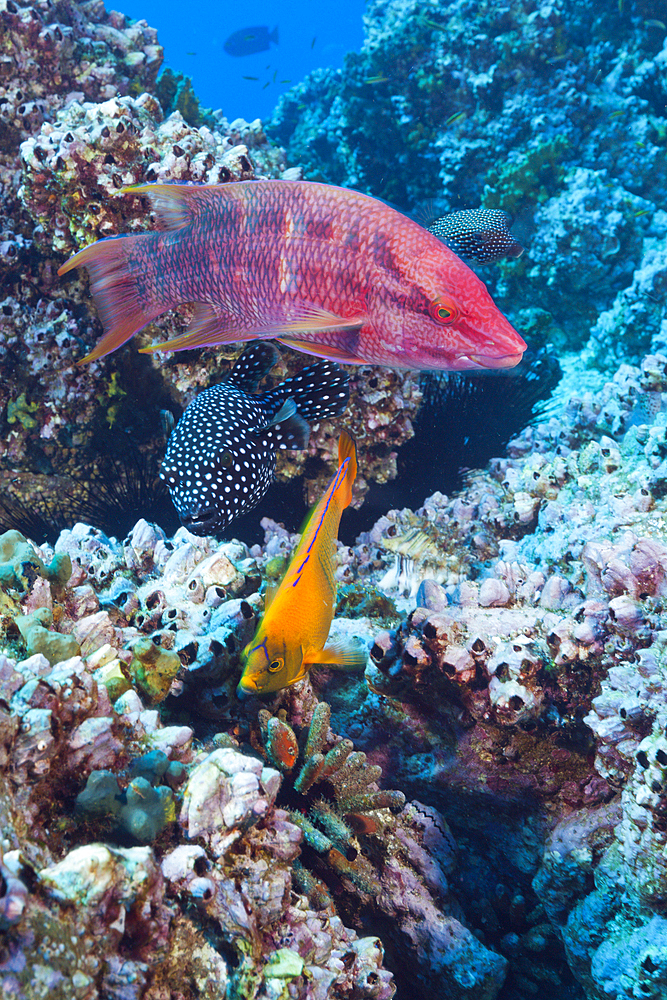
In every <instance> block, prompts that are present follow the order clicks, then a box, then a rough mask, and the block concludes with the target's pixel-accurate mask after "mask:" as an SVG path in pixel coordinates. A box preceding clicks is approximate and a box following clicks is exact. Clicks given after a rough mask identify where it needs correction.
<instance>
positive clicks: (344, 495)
mask: <svg viewBox="0 0 667 1000" xmlns="http://www.w3.org/2000/svg"><path fill="white" fill-rule="evenodd" d="M346 463H347V465H346ZM338 474H339V476H340V483H339V486H338V489H339V490H340V493H339V497H340V504H341V508H345V507H349V505H350V503H351V501H352V484H353V483H354V480H355V479H356V478H357V446H356V444H355V443H354V438H353V437H352V435H351V434H350V433H349V432H348V431H343V433H342V434H341V436H340V437H339V438H338Z"/></svg>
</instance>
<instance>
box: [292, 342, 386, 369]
mask: <svg viewBox="0 0 667 1000" xmlns="http://www.w3.org/2000/svg"><path fill="white" fill-rule="evenodd" d="M277 340H278V342H279V343H281V344H284V345H285V347H292V348H294V350H295V351H302V352H303V353H304V354H313V355H314V356H315V357H316V358H326V360H327V361H340V362H341V363H342V364H344V365H365V364H366V363H367V362H366V361H364V359H363V358H360V357H358V355H356V354H353V353H352V351H346V350H345V348H343V347H333V346H332V345H331V344H316V343H314V342H312V341H310V340H297V339H296V338H295V337H278V338H277Z"/></svg>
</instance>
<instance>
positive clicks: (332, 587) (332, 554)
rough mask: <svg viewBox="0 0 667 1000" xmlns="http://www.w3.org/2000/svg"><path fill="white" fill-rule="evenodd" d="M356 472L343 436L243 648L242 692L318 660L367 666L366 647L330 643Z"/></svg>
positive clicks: (273, 686) (276, 682) (271, 687)
mask: <svg viewBox="0 0 667 1000" xmlns="http://www.w3.org/2000/svg"><path fill="white" fill-rule="evenodd" d="M356 474H357V456H356V448H355V444H354V441H353V440H352V438H351V437H350V435H349V434H348V433H347V432H346V431H344V432H343V433H342V434H341V436H340V439H339V441H338V470H337V472H336V475H335V476H334V477H333V479H332V480H331V482H330V484H329V487H328V489H327V491H326V493H325V494H324V496H323V497H322V499H321V500H320V502H319V503H318V504H317V506H316V507H315V509H314V510H313V512H312V514H311V515H310V517H309V518H308V521H307V523H306V527H305V528H304V531H303V534H302V535H301V540H300V542H299V544H298V546H297V549H296V551H295V553H294V555H293V556H292V560H291V562H290V564H289V566H288V568H287V572H286V573H285V576H284V578H283V580H282V582H281V584H280V586H279V588H278V590H277V592H276V594H275V596H274V597H273V599H272V601H271V602H270V603H269V604H268V606H267V608H266V610H265V612H264V617H263V618H262V621H261V624H260V626H259V628H258V629H257V633H256V635H255V637H254V639H253V640H252V642H250V643H249V644H248V645H247V646H246V648H245V650H244V651H243V655H244V659H245V665H244V668H243V674H242V676H241V680H240V681H239V686H238V691H239V694H240V695H241V696H243V695H244V694H251V693H252V694H265V693H267V692H270V691H279V690H281V689H282V688H286V687H290V686H291V685H292V684H296V682H297V681H300V680H301V679H302V678H303V677H305V675H306V673H307V672H308V669H309V667H310V666H311V665H312V664H314V663H330V664H339V665H343V666H347V667H355V666H358V667H360V666H363V664H364V663H365V660H366V655H365V651H362V650H361V649H354V648H352V649H350V650H345V649H343V648H341V647H339V646H334V645H333V644H332V645H330V646H326V642H327V638H328V636H329V630H330V628H331V622H332V621H333V616H334V607H335V604H336V576H335V573H336V541H337V538H338V526H339V524H340V517H341V514H342V512H343V510H344V509H345V508H346V507H347V506H348V505H349V503H350V501H351V499H352V484H353V482H354V479H355V476H356Z"/></svg>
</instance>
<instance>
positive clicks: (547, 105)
mask: <svg viewBox="0 0 667 1000" xmlns="http://www.w3.org/2000/svg"><path fill="white" fill-rule="evenodd" d="M646 6H647V7H648V10H647V12H646V13H641V12H640V11H639V10H637V9H636V8H635V6H634V5H631V4H622V5H621V7H617V8H616V9H614V10H613V11H612V10H611V9H607V8H603V7H600V5H599V4H598V3H596V2H595V0H577V2H576V3H574V4H565V3H561V2H559V0H556V2H553V3H549V4H547V5H545V6H543V7H541V8H539V10H537V9H535V8H534V6H533V5H531V4H530V3H524V2H520V3H515V4H513V5H512V7H511V8H505V7H501V8H499V7H498V5H497V4H494V3H491V2H484V3H481V4H480V3H476V2H472V0H456V2H455V3H453V4H452V3H445V2H444V0H442V2H440V0H436V2H434V3H432V4H429V6H428V9H425V8H424V7H423V5H421V4H420V3H419V2H418V0H374V2H372V3H370V4H369V5H368V6H367V9H366V12H365V15H364V27H365V35H366V38H365V42H364V45H363V47H362V49H361V51H360V52H359V53H349V54H348V55H347V57H346V61H345V66H344V68H343V70H342V71H339V72H334V71H332V70H318V71H316V72H314V73H312V74H311V75H310V76H309V77H307V78H306V80H305V81H304V82H303V83H301V84H299V85H298V86H297V87H295V88H293V89H292V90H291V91H290V92H289V93H288V94H286V95H284V96H283V97H282V98H281V100H280V102H279V104H278V107H277V109H276V111H275V112H274V114H273V116H272V118H271V120H270V121H269V123H268V126H267V127H268V132H269V135H270V136H273V137H275V138H276V139H277V140H278V141H279V142H280V143H281V144H282V145H283V146H284V147H285V150H286V157H287V162H288V163H292V164H298V165H299V166H300V167H301V168H302V169H303V170H304V172H305V174H306V176H307V177H308V178H310V179H317V180H324V181H328V182H331V183H336V184H343V185H349V186H350V187H354V188H357V189H360V190H363V191H366V192H367V193H369V194H374V195H376V196H378V197H380V198H385V199H387V200H389V201H391V202H393V203H396V204H399V205H400V206H402V207H403V208H404V209H406V210H408V211H413V212H416V213H417V214H418V215H419V214H422V215H423V214H425V213H426V212H428V214H429V215H430V216H431V218H437V217H438V216H439V215H442V214H443V213H444V212H445V211H452V210H456V209H460V208H464V207H470V208H473V207H477V206H479V205H480V204H482V205H485V206H486V207H489V208H502V209H504V210H506V211H507V212H509V213H510V214H511V215H512V216H513V217H514V218H515V220H516V223H517V225H516V226H515V230H514V231H515V233H516V234H517V236H518V238H519V239H520V241H521V242H522V243H527V244H528V250H527V252H526V253H525V254H524V255H523V257H522V258H521V259H520V260H519V261H512V262H503V263H502V264H501V265H500V266H493V265H492V266H487V267H482V268H479V269H478V268H477V267H475V269H476V270H479V272H480V273H481V274H482V275H483V277H484V280H485V282H486V283H487V284H488V286H489V288H490V290H491V292H492V294H493V296H494V299H495V300H496V301H497V302H498V303H499V305H500V306H501V308H502V309H503V311H504V312H505V313H506V315H507V316H508V317H509V319H510V320H511V322H512V323H513V324H514V326H515V327H516V329H518V330H519V331H520V332H522V333H524V335H526V334H527V338H526V339H527V340H528V341H529V343H530V345H531V346H533V347H539V346H541V345H543V344H544V343H548V342H551V343H557V344H558V346H559V348H560V349H561V350H563V349H568V350H574V351H579V349H580V345H581V343H582V342H585V341H587V340H588V339H589V338H590V340H591V343H590V346H589V351H590V353H591V355H592V356H593V357H594V359H595V363H596V364H597V365H598V366H599V367H602V368H605V369H606V370H607V371H608V372H610V373H611V372H612V371H613V369H614V367H615V365H616V364H617V363H618V361H620V360H624V361H631V362H633V363H637V362H638V361H639V360H640V359H641V357H642V355H643V354H644V353H646V352H647V351H649V350H653V351H655V350H659V349H660V348H661V347H662V346H663V340H664V331H663V332H662V333H661V332H660V325H661V318H662V317H663V316H664V307H663V304H662V299H663V296H662V293H661V292H659V291H657V290H656V292H655V293H653V292H652V288H653V286H655V285H656V284H657V285H658V286H659V285H660V283H661V282H664V270H665V268H664V260H663V254H662V252H661V247H662V244H663V243H664V237H665V226H666V224H667V217H665V214H664V212H663V211H662V209H661V207H660V206H661V200H660V192H661V190H662V189H663V188H664V183H665V157H664V145H665V138H666V136H667V130H666V125H667V122H666V117H665V85H664V51H661V46H662V45H663V41H664V29H663V28H661V24H662V23H663V22H661V21H659V20H657V17H658V16H659V15H656V13H655V9H654V8H653V7H652V5H650V4H649V5H646ZM601 66H604V69H602V70H600V67H601ZM378 134H381V135H382V142H381V143H378V142H377V141H376V137H377V135H378ZM647 293H648V295H647ZM656 300H657V301H656ZM600 313H602V314H603V315H602V316H600V315H599V314H600ZM607 313H609V314H610V315H608V316H607Z"/></svg>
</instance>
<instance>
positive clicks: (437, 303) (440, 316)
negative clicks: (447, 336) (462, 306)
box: [429, 295, 459, 324]
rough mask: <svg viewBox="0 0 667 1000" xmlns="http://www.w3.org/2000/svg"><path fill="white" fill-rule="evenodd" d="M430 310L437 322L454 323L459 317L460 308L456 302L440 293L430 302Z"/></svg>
mask: <svg viewBox="0 0 667 1000" xmlns="http://www.w3.org/2000/svg"><path fill="white" fill-rule="evenodd" d="M429 312H430V313H431V316H432V317H433V319H434V320H435V321H436V323H443V324H448V323H454V322H455V321H456V320H457V319H458V317H459V308H458V306H457V305H456V303H455V302H454V301H453V300H452V299H450V298H448V297H447V296H446V295H438V297H437V298H435V299H433V301H432V302H431V303H430V304H429Z"/></svg>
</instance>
